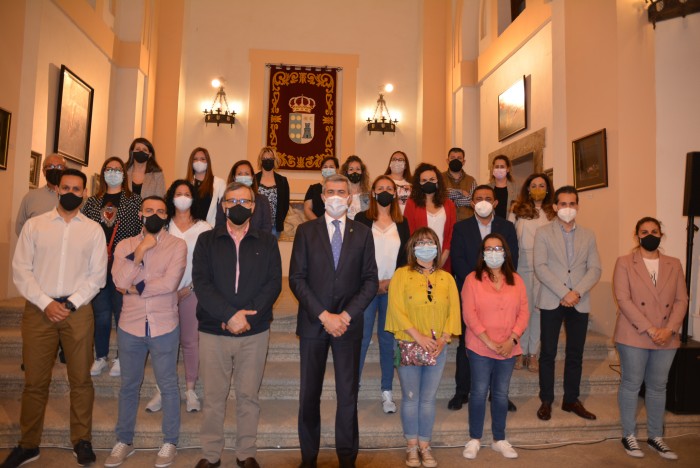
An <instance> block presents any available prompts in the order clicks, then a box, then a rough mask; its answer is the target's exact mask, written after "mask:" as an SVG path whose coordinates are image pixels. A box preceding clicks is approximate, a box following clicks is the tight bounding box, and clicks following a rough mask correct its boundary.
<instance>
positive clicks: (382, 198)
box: [374, 192, 394, 206]
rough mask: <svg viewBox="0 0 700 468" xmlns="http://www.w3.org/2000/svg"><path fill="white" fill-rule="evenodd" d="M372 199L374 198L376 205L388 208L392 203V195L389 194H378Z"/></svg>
mask: <svg viewBox="0 0 700 468" xmlns="http://www.w3.org/2000/svg"><path fill="white" fill-rule="evenodd" d="M374 198H376V199H377V203H379V204H380V205H382V206H389V205H391V202H392V201H394V195H393V194H391V193H389V192H379V193H378V194H377V195H376V196H375V197H374Z"/></svg>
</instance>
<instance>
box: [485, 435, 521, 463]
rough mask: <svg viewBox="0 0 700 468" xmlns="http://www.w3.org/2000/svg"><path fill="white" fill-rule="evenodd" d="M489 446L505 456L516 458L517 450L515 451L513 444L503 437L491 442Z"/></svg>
mask: <svg viewBox="0 0 700 468" xmlns="http://www.w3.org/2000/svg"><path fill="white" fill-rule="evenodd" d="M491 448H492V449H494V450H495V451H496V452H499V453H500V454H501V455H503V456H504V457H506V458H518V452H516V451H515V450H514V449H513V446H512V445H510V443H509V442H508V441H507V440H505V439H504V440H499V441H497V442H493V443H492V444H491Z"/></svg>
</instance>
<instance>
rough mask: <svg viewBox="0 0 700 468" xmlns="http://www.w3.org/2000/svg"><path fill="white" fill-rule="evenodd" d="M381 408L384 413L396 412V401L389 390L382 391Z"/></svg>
mask: <svg viewBox="0 0 700 468" xmlns="http://www.w3.org/2000/svg"><path fill="white" fill-rule="evenodd" d="M382 409H383V410H384V412H385V413H386V414H389V413H396V403H394V396H393V394H392V393H391V390H384V391H383V392H382Z"/></svg>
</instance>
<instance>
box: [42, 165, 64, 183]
mask: <svg viewBox="0 0 700 468" xmlns="http://www.w3.org/2000/svg"><path fill="white" fill-rule="evenodd" d="M61 174H63V171H62V170H61V169H49V170H47V171H46V182H48V183H49V184H51V185H58V184H60V183H61Z"/></svg>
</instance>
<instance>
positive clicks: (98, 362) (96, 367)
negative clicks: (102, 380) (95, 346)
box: [90, 357, 107, 377]
mask: <svg viewBox="0 0 700 468" xmlns="http://www.w3.org/2000/svg"><path fill="white" fill-rule="evenodd" d="M106 368H107V358H106V357H101V358H97V359H95V362H93V363H92V367H91V368H90V375H92V376H93V377H95V376H98V375H100V374H101V373H102V371H103V370H105V369H106Z"/></svg>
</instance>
